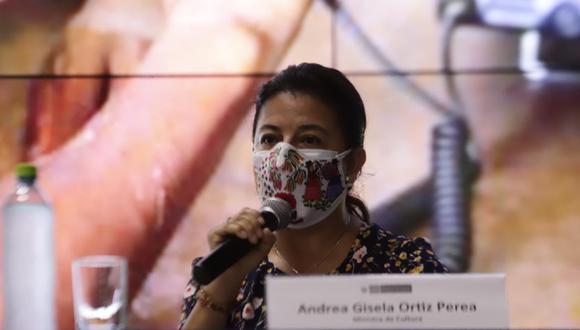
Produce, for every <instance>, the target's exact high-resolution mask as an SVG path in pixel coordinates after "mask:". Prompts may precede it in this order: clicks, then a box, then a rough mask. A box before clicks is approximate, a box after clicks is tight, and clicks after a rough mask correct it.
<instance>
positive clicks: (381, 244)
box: [360, 224, 447, 273]
mask: <svg viewBox="0 0 580 330" xmlns="http://www.w3.org/2000/svg"><path fill="white" fill-rule="evenodd" d="M360 236H361V245H363V246H366V248H367V250H368V251H369V253H370V254H373V255H375V256H376V257H379V258H382V259H383V261H384V263H383V265H382V266H383V268H384V269H383V271H384V272H396V273H444V272H446V271H447V269H446V268H445V267H444V266H443V264H441V262H439V260H438V259H437V257H436V256H435V253H434V252H433V248H432V247H431V244H430V243H429V241H428V240H427V239H425V238H423V237H416V238H409V237H406V236H403V235H395V234H393V233H392V232H390V231H386V230H384V229H383V228H381V227H380V226H378V225H376V224H372V225H370V226H368V227H366V228H363V229H361V235H360Z"/></svg>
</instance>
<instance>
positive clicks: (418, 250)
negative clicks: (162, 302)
mask: <svg viewBox="0 0 580 330" xmlns="http://www.w3.org/2000/svg"><path fill="white" fill-rule="evenodd" d="M198 260H199V258H197V259H195V260H194V262H193V264H195V263H196V262H197V261H198ZM444 272H447V269H446V268H445V266H443V265H442V264H441V263H440V262H439V260H437V258H436V257H435V255H434V254H433V251H432V250H431V245H430V244H429V243H428V242H427V241H426V240H425V239H424V238H415V239H408V238H406V237H404V236H395V235H393V234H392V233H390V232H388V231H385V230H383V229H382V228H380V227H379V226H377V225H370V226H365V227H361V230H360V232H359V233H358V235H357V238H356V239H355V242H354V244H353V246H352V247H351V249H350V251H349V252H348V254H347V256H346V258H345V259H344V261H343V262H342V264H341V265H340V266H338V268H336V269H335V270H334V271H332V272H331V273H330V274H369V273H444ZM268 275H285V273H283V272H282V271H281V270H279V269H278V268H276V266H274V264H272V263H271V262H270V261H269V260H267V259H265V260H264V261H262V262H261V263H260V265H259V266H258V268H256V270H255V271H253V272H251V273H250V274H248V275H247V276H246V278H245V280H244V281H243V283H242V286H241V288H240V292H239V294H238V296H237V298H236V303H235V305H234V308H233V309H232V311H231V313H230V315H229V318H228V321H227V324H226V327H227V328H228V329H256V328H259V329H263V328H266V304H265V302H264V292H265V287H264V283H265V278H266V276H268ZM198 288H199V285H198V284H197V283H195V280H194V279H193V276H192V278H191V279H190V280H189V282H188V284H187V286H186V289H185V293H184V297H183V298H184V299H183V306H182V317H181V322H180V326H179V328H180V329H181V327H182V326H183V324H184V322H185V319H186V318H187V316H188V315H189V313H191V311H192V310H193V307H194V306H195V303H196V299H195V293H196V292H197V290H198Z"/></svg>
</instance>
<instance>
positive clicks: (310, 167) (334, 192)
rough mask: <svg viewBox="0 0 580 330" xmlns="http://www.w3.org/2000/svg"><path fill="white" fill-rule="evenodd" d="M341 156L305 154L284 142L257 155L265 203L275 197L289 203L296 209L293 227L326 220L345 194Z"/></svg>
mask: <svg viewBox="0 0 580 330" xmlns="http://www.w3.org/2000/svg"><path fill="white" fill-rule="evenodd" d="M345 154H346V153H345ZM341 155H343V154H341ZM341 155H337V153H336V152H335V151H330V150H314V149H308V150H307V152H304V151H300V150H297V149H295V148H294V147H293V146H292V145H289V144H287V143H283V142H281V143H278V144H277V145H276V146H274V148H273V149H271V150H269V151H259V152H256V153H255V154H254V176H255V178H256V187H257V190H258V194H259V195H260V198H261V200H262V202H264V201H265V200H267V199H268V198H272V197H278V198H282V199H284V200H287V201H288V202H289V203H290V204H291V205H292V207H293V209H294V212H293V217H292V219H291V220H290V224H291V226H290V227H292V225H299V224H302V226H303V225H305V222H308V223H311V224H314V223H316V222H318V221H320V220H322V218H324V217H325V216H327V215H328V214H330V212H332V211H333V210H334V209H335V208H336V207H337V206H338V201H337V200H338V199H339V198H340V197H341V196H344V195H345V183H344V173H343V169H342V168H343V166H342V162H341V160H342V157H343V156H341Z"/></svg>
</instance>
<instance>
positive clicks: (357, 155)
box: [346, 148, 367, 182]
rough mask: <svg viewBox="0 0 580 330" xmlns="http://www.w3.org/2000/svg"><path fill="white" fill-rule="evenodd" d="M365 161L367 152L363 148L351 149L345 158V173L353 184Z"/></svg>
mask: <svg viewBox="0 0 580 330" xmlns="http://www.w3.org/2000/svg"><path fill="white" fill-rule="evenodd" d="M366 161H367V152H366V151H365V150H364V148H353V149H352V151H351V152H350V154H349V155H348V156H347V157H346V173H347V175H348V176H349V177H350V179H351V180H352V181H353V182H354V181H355V180H356V178H357V177H358V174H359V173H360V172H361V170H362V167H363V166H364V164H365V162H366Z"/></svg>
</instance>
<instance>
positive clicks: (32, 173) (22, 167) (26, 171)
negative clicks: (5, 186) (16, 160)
mask: <svg viewBox="0 0 580 330" xmlns="http://www.w3.org/2000/svg"><path fill="white" fill-rule="evenodd" d="M16 176H17V177H19V178H36V166H34V165H32V164H29V163H21V164H18V165H16Z"/></svg>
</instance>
